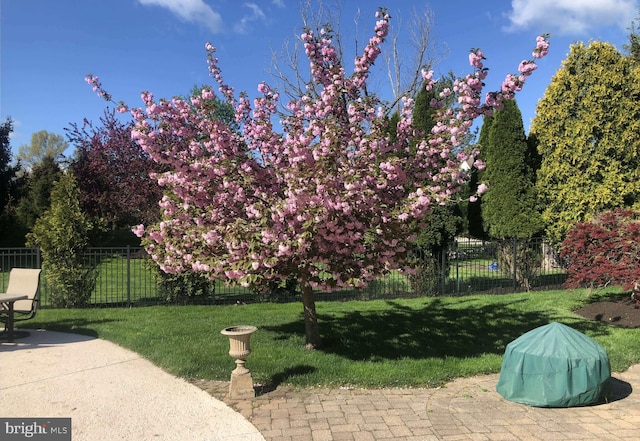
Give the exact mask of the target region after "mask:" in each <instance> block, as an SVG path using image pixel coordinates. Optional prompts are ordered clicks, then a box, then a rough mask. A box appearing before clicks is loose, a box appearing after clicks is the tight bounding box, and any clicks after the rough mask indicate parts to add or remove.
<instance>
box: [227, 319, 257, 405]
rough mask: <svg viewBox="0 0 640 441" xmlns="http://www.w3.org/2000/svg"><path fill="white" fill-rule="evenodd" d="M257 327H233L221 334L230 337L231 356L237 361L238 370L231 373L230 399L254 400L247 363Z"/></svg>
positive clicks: (251, 380)
mask: <svg viewBox="0 0 640 441" xmlns="http://www.w3.org/2000/svg"><path fill="white" fill-rule="evenodd" d="M257 330H258V328H256V327H255V326H247V325H242V326H231V327H229V328H225V329H223V330H222V331H220V333H221V334H222V335H226V336H227V337H229V355H230V356H231V357H232V358H235V360H236V368H235V369H234V370H233V371H232V372H231V383H230V384H229V398H231V399H232V400H238V399H246V398H254V397H255V396H256V394H255V390H254V389H253V379H252V378H251V372H250V371H249V369H247V368H246V367H245V362H246V360H247V357H248V356H249V354H251V334H253V333H254V332H256V331H257Z"/></svg>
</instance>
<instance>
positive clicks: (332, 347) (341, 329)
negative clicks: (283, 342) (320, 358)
mask: <svg viewBox="0 0 640 441" xmlns="http://www.w3.org/2000/svg"><path fill="white" fill-rule="evenodd" d="M386 303H387V305H388V306H389V308H388V309H385V310H383V311H371V312H368V311H364V312H362V311H349V312H346V313H343V314H332V315H323V314H319V315H318V319H319V324H320V331H321V333H322V346H321V347H320V348H319V350H321V351H324V352H327V353H332V354H336V355H339V356H342V357H345V358H347V359H350V360H354V361H364V360H368V361H382V360H396V359H401V358H409V359H424V358H432V357H437V358H442V357H473V356H479V355H482V354H499V355H502V354H504V350H505V347H506V345H507V344H508V343H510V342H511V341H513V340H515V339H516V338H518V337H520V336H521V335H522V334H524V333H526V332H528V331H530V330H532V329H534V328H537V327H538V326H542V325H546V324H547V323H550V322H552V321H565V320H558V318H557V316H556V315H555V314H554V312H553V311H550V312H538V311H521V310H519V309H518V308H517V304H518V301H512V302H509V303H504V304H501V305H495V304H492V305H484V306H478V305H475V304H473V303H472V302H470V301H468V300H465V299H464V298H460V301H459V302H457V303H456V304H455V305H452V304H451V303H448V302H447V303H444V302H442V300H440V299H433V300H430V301H429V302H427V303H426V304H425V305H424V306H422V307H418V308H413V307H408V306H404V305H402V304H399V303H398V302H393V301H387V302H386ZM465 303H466V305H465ZM569 321H572V322H575V323H571V325H570V326H572V327H574V328H576V329H577V330H578V331H580V332H585V331H591V332H592V333H593V332H595V333H606V332H607V330H606V328H603V327H600V326H598V325H596V324H590V323H586V322H580V321H577V320H576V319H575V318H574V319H570V320H569ZM271 330H272V331H275V332H280V333H283V334H291V333H299V332H302V333H303V334H304V325H303V324H302V323H301V322H293V323H287V324H283V325H281V326H278V327H273V328H271Z"/></svg>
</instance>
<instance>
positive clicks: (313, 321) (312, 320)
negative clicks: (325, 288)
mask: <svg viewBox="0 0 640 441" xmlns="http://www.w3.org/2000/svg"><path fill="white" fill-rule="evenodd" d="M300 285H301V289H302V305H303V307H304V330H305V334H306V337H307V349H316V348H317V347H319V346H320V328H319V327H318V316H317V315H316V302H315V300H314V298H313V288H311V285H309V283H307V282H305V281H301V283H300Z"/></svg>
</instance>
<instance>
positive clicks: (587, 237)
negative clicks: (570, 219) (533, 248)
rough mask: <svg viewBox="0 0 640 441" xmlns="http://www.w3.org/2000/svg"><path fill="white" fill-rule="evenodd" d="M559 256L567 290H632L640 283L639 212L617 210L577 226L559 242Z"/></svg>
mask: <svg viewBox="0 0 640 441" xmlns="http://www.w3.org/2000/svg"><path fill="white" fill-rule="evenodd" d="M560 257H562V258H564V259H565V261H566V262H567V265H568V268H567V274H568V278H567V281H566V282H565V286H566V287H567V288H577V287H580V286H586V287H591V288H593V287H603V286H606V285H610V284H611V285H619V286H621V287H622V288H623V289H631V288H633V286H634V284H635V283H638V282H640V212H637V211H633V210H630V209H618V210H614V211H608V212H605V213H602V214H600V215H599V216H596V217H594V218H593V219H592V220H591V221H590V222H581V223H577V224H576V225H575V226H574V227H573V228H572V229H571V230H570V231H569V233H568V234H567V237H566V239H565V240H564V241H563V242H562V249H561V252H560Z"/></svg>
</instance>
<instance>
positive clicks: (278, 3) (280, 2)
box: [271, 0, 284, 8]
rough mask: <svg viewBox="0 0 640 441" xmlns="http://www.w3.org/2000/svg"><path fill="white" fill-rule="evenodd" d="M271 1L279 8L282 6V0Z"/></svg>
mask: <svg viewBox="0 0 640 441" xmlns="http://www.w3.org/2000/svg"><path fill="white" fill-rule="evenodd" d="M271 3H273V4H274V5H276V6H277V7H279V8H284V0H272V1H271Z"/></svg>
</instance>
